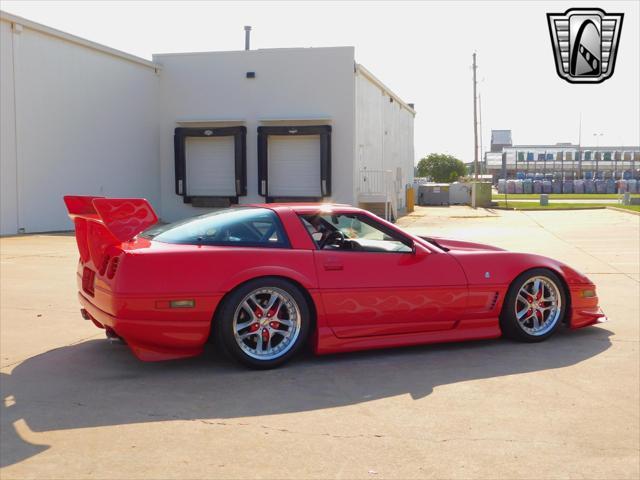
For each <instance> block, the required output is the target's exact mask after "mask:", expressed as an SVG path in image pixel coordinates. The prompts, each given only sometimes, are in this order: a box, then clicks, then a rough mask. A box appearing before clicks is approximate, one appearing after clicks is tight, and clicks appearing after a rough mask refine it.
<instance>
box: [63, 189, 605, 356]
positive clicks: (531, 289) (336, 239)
mask: <svg viewBox="0 0 640 480" xmlns="http://www.w3.org/2000/svg"><path fill="white" fill-rule="evenodd" d="M64 200H65V204H66V206H67V210H68V213H69V216H70V217H71V218H72V220H73V221H74V224H75V232H76V241H77V244H78V250H79V253H80V259H79V262H78V268H77V283H78V290H79V291H78V298H79V301H80V304H81V307H82V308H81V314H82V317H83V318H84V319H85V320H89V321H91V322H93V323H94V324H95V326H96V327H98V328H102V329H105V330H106V334H107V337H110V338H117V339H121V340H122V341H123V342H124V343H126V344H127V345H128V346H129V348H130V349H131V350H132V352H133V353H134V354H135V355H136V356H137V357H138V358H139V359H141V360H145V361H158V360H169V359H176V358H184V357H190V356H195V355H198V354H200V353H201V352H202V351H203V349H204V346H205V344H206V343H207V342H210V341H215V343H216V344H217V345H219V346H220V347H221V348H223V349H224V350H226V351H227V353H228V354H230V355H231V356H232V357H233V358H235V359H237V360H238V361H240V362H242V363H244V364H245V365H247V366H249V367H252V368H273V367H276V366H278V365H280V364H282V363H284V362H285V361H287V360H289V359H290V358H291V357H293V356H294V355H295V354H296V353H297V352H299V351H300V350H301V348H303V347H304V346H305V345H309V346H310V347H311V348H312V349H313V351H314V352H315V353H316V354H329V353H334V352H346V351H354V350H364V349H375V348H389V347H399V346H405V345H417V344H428V343H438V342H458V341H464V340H476V339H490V338H497V337H500V336H503V335H504V336H506V337H509V338H511V339H514V340H518V341H522V342H539V341H542V340H545V339H547V338H549V337H550V336H551V335H553V334H554V332H556V331H557V330H558V329H559V328H561V326H566V327H569V328H572V329H575V328H581V327H585V326H588V325H592V324H595V323H597V322H599V321H603V320H604V314H603V313H602V310H601V309H600V308H599V307H598V297H597V296H596V288H595V286H594V284H593V282H591V281H590V280H589V279H588V278H587V277H585V276H584V275H583V274H581V273H579V272H578V271H576V270H574V269H573V268H571V267H569V266H567V265H565V264H563V263H561V262H559V261H556V260H553V259H550V258H547V257H544V256H541V255H533V254H527V253H514V252H509V251H505V250H503V249H500V248H496V247H492V246H489V245H483V244H479V243H472V242H467V241H456V240H450V239H444V238H435V237H423V236H416V235H413V234H411V233H408V232H406V231H403V230H401V229H400V228H398V227H397V226H395V225H394V224H392V223H389V222H386V221H384V220H382V219H381V218H379V217H377V216H375V215H373V214H372V213H370V212H367V211H365V210H361V209H359V208H354V207H352V206H348V205H334V204H275V203H270V204H256V205H246V206H238V207H233V208H228V209H223V210H218V211H215V212H213V213H207V214H205V215H201V216H198V217H194V218H189V219H187V220H182V221H179V222H176V223H170V224H158V217H157V216H156V214H155V212H154V210H153V208H152V207H151V205H150V204H149V203H148V202H147V201H146V200H144V199H115V198H102V197H89V196H66V197H65V198H64Z"/></svg>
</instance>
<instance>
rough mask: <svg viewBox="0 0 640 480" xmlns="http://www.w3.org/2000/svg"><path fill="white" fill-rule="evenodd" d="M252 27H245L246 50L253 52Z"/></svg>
mask: <svg viewBox="0 0 640 480" xmlns="http://www.w3.org/2000/svg"><path fill="white" fill-rule="evenodd" d="M250 44H251V25H245V27H244V49H245V50H251V46H250Z"/></svg>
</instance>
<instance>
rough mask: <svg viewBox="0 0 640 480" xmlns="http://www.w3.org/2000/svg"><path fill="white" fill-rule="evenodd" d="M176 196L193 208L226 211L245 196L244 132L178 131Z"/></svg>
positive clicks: (175, 138) (223, 129) (175, 140)
mask: <svg viewBox="0 0 640 480" xmlns="http://www.w3.org/2000/svg"><path fill="white" fill-rule="evenodd" d="M173 146H174V152H175V169H176V178H175V180H176V184H175V185H176V195H180V196H181V197H182V199H183V201H184V203H190V204H192V205H193V206H194V207H227V206H229V205H231V204H234V203H238V197H239V196H242V195H246V194H247V129H246V127H244V126H237V127H211V128H206V127H205V128H186V127H178V128H176V129H175V134H174V136H173Z"/></svg>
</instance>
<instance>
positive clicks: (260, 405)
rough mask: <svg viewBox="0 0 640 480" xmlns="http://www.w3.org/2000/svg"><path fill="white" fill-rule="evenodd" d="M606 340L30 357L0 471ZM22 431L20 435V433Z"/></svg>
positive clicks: (544, 364) (393, 390)
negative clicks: (55, 434) (71, 440)
mask: <svg viewBox="0 0 640 480" xmlns="http://www.w3.org/2000/svg"><path fill="white" fill-rule="evenodd" d="M610 335H611V332H609V331H607V330H605V329H603V328H600V327H596V328H586V329H583V330H578V331H572V332H569V331H563V332H560V333H559V334H558V335H556V336H554V337H553V338H551V339H549V340H548V341H546V342H543V343H538V344H521V343H514V342H510V341H507V340H491V341H480V342H468V343H456V344H442V345H427V346H420V347H411V348H405V349H393V350H382V351H369V352H361V353H350V354H340V355H332V356H326V357H314V356H312V355H310V354H305V355H303V356H302V357H300V358H298V359H296V360H294V361H293V362H291V363H289V364H287V365H285V366H284V367H282V368H280V369H277V370H269V371H252V370H247V369H245V368H243V367H241V366H239V365H237V364H235V363H234V362H231V361H230V360H227V359H226V358H223V357H222V356H221V355H219V354H214V353H209V354H206V355H204V356H202V357H199V358H193V359H189V360H183V361H174V362H162V363H143V362H140V361H138V360H137V359H136V358H135V357H134V356H133V355H132V354H131V352H130V351H129V350H128V349H127V348H126V347H124V346H121V345H117V344H116V345H114V344H111V343H109V342H108V341H106V340H91V341H87V342H84V343H80V344H76V345H72V346H68V347H62V348H58V349H55V350H51V351H48V352H46V353H43V354H41V355H38V356H35V357H32V358H30V359H28V360H26V361H24V362H22V363H21V364H20V365H18V366H16V367H15V368H14V369H13V371H12V373H11V374H10V375H9V374H2V379H1V382H0V392H1V394H2V399H3V401H4V404H3V406H2V415H1V416H0V434H1V436H0V448H1V449H0V465H1V466H7V465H11V464H14V463H16V462H19V461H21V460H23V459H26V458H29V457H31V456H33V455H35V454H37V453H39V452H41V451H43V450H46V449H47V448H48V446H47V445H35V444H33V443H30V442H29V441H27V440H26V439H24V437H23V436H21V435H19V433H18V431H17V429H16V427H17V426H19V425H23V426H26V427H27V428H28V429H30V430H31V431H32V432H49V431H55V430H64V429H77V428H86V427H99V426H109V425H123V424H131V423H142V422H157V421H168V420H193V419H216V418H217V419H228V418H236V417H250V416H257V415H271V414H282V413H290V412H303V411H310V410H316V409H324V408H330V407H339V406H344V405H352V404H357V403H361V402H368V401H371V400H376V399H380V398H385V397H391V396H396V395H401V394H407V393H408V394H410V395H411V396H412V397H413V398H414V399H416V398H421V397H424V396H426V395H429V394H430V393H431V392H432V391H433V389H434V388H435V387H438V386H440V385H446V384H450V383H455V382H463V381H468V380H477V379H483V378H491V377H499V376H503V375H513V374H521V373H527V372H535V371H540V370H546V369H555V368H562V367H566V366H570V365H575V364H577V363H579V362H582V361H584V360H587V359H589V358H591V357H593V356H595V355H598V354H599V353H601V352H603V351H605V350H606V349H607V348H609V346H610V345H611V343H610V340H609V336H610ZM25 424H26V425H25Z"/></svg>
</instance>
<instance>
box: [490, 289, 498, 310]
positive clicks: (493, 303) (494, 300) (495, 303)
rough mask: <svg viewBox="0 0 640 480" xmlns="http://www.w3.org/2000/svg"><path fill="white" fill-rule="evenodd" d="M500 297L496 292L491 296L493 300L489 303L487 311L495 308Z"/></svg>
mask: <svg viewBox="0 0 640 480" xmlns="http://www.w3.org/2000/svg"><path fill="white" fill-rule="evenodd" d="M499 296H500V294H499V293H498V292H496V293H495V294H494V295H493V299H492V300H491V302H490V303H489V310H493V309H494V308H496V305H497V303H498V297H499Z"/></svg>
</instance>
